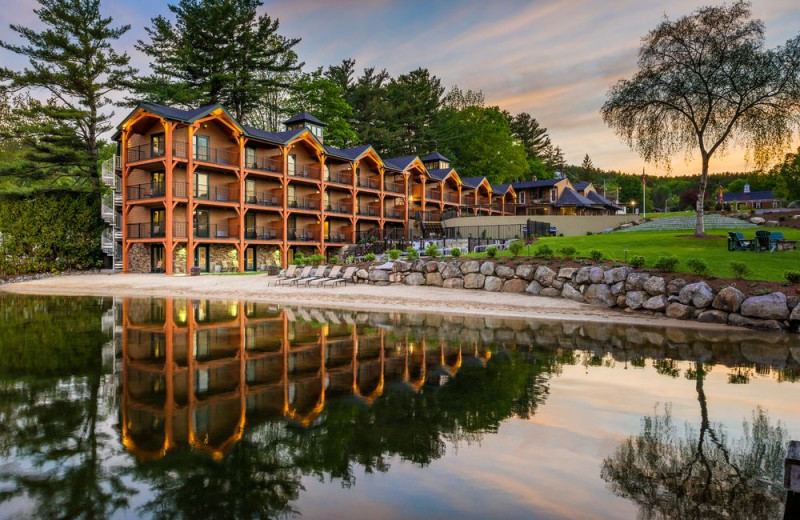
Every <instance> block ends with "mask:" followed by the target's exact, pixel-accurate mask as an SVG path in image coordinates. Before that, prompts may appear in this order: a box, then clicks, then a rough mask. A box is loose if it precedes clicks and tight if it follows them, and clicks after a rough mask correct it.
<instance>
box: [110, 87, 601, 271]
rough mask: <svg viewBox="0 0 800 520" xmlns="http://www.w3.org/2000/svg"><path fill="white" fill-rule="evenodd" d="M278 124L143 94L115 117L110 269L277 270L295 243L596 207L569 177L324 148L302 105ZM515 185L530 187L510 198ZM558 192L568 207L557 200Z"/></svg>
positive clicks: (339, 244) (316, 244) (340, 243)
mask: <svg viewBox="0 0 800 520" xmlns="http://www.w3.org/2000/svg"><path fill="white" fill-rule="evenodd" d="M284 125H285V127H286V130H285V131H283V132H267V131H264V130H259V129H257V128H252V127H249V126H245V125H242V124H240V123H239V122H238V121H236V120H235V119H234V118H233V117H232V116H231V115H230V114H229V113H228V112H227V110H225V108H224V107H222V106H220V105H212V106H206V107H201V108H198V109H194V110H182V109H177V108H173V107H169V106H164V105H157V104H153V103H141V104H140V105H139V106H138V107H137V108H136V109H134V110H133V111H132V112H131V113H130V114H129V115H128V116H127V117H126V118H125V120H124V121H123V122H122V124H121V125H120V126H119V129H118V132H117V133H116V134H115V139H116V141H117V143H118V156H119V158H118V159H115V160H114V161H113V167H110V168H107V169H106V168H104V171H103V179H104V181H105V182H106V183H107V184H109V185H110V186H112V187H113V188H114V189H115V192H116V193H115V196H114V203H111V202H109V203H107V204H106V203H104V206H103V212H104V217H105V218H106V220H107V221H108V222H109V223H112V225H113V226H115V228H112V230H109V231H108V240H105V239H106V238H107V237H105V236H104V249H105V250H106V252H107V253H109V254H112V253H111V252H112V251H113V252H114V256H118V257H119V258H120V259H121V261H119V260H117V262H118V264H117V265H116V266H115V267H117V268H121V269H122V270H123V271H125V272H165V273H167V274H173V273H186V272H188V270H189V269H190V268H191V267H192V266H198V267H199V268H200V269H201V270H202V271H209V270H213V269H214V267H213V266H217V265H220V266H222V267H223V268H225V269H226V270H234V271H246V270H257V269H258V268H260V267H261V266H264V265H280V266H285V265H287V263H289V262H291V260H292V258H293V255H294V254H296V253H297V252H302V253H304V254H305V255H309V254H314V253H318V254H321V255H326V256H331V255H334V254H339V253H340V252H341V251H342V248H343V247H345V246H348V245H351V244H357V243H362V242H367V241H370V240H396V241H401V240H409V239H412V238H415V237H417V236H418V231H417V230H416V227H415V222H416V221H421V222H439V221H441V220H442V218H443V217H445V218H447V217H450V216H467V215H500V216H502V215H516V214H517V212H518V211H519V212H520V213H521V214H547V213H548V212H549V213H550V214H552V213H556V214H564V213H573V212H575V211H572V210H570V208H580V210H579V211H578V213H583V212H586V211H595V212H598V211H600V212H604V211H605V208H603V207H602V205H601V204H602V202H601V203H599V204H600V205H599V204H598V203H595V204H592V201H591V200H589V199H587V198H586V197H584V196H583V195H579V194H577V193H575V192H574V188H573V187H572V185H570V184H569V181H568V180H566V179H564V180H563V181H559V182H558V183H557V184H556V185H555V186H554V187H552V188H551V187H543V190H539V191H541V193H539V192H537V196H536V197H535V198H534V196H533V194H532V193H531V186H529V185H528V183H517V184H504V185H499V186H492V185H491V184H490V183H489V182H488V181H487V179H486V178H485V177H469V178H462V177H460V176H459V174H458V172H456V170H455V169H454V168H452V167H451V166H450V160H449V159H447V158H446V157H444V156H443V155H441V154H439V153H436V152H435V153H432V154H430V155H428V156H427V157H423V158H420V157H418V156H406V157H394V158H382V157H381V156H380V155H379V154H378V153H377V152H376V151H375V150H374V149H373V148H372V147H371V146H369V145H362V146H355V147H352V148H347V149H338V148H335V147H332V146H328V145H325V144H324V131H325V126H326V124H325V123H324V122H322V121H320V120H318V119H317V118H315V117H314V116H313V115H311V114H308V113H306V112H302V113H300V114H297V115H295V116H294V117H291V118H289V119H287V120H286V121H284ZM108 170H110V171H108ZM533 182H534V183H536V182H539V183H542V182H545V183H546V182H551V181H533ZM562 185H563V186H562ZM518 186H519V189H521V190H523V192H524V195H523V197H525V196H526V195H527V198H526V199H525V203H524V204H521V205H518V204H517V202H518V201H517V192H518ZM553 190H554V191H553ZM544 191H546V192H547V193H546V194H545V195H546V196H539V195H542V193H544ZM551 191H552V192H553V193H555V195H557V196H556V199H555V201H554V202H552V203H551V202H550V200H549V198H548V197H552V196H553V195H551ZM564 193H566V194H567V196H568V198H569V199H570V200H569V201H567V204H568V205H567V206H561V205H558V204H556V202H559V201H561V202H564V201H565V199H564V197H565V196H564ZM573 193H574V195H575V196H574V197H573V196H572V194H573ZM109 198H111V196H109ZM606 202H607V201H606ZM569 204H572V206H569ZM576 204H577V206H576ZM587 208H588V209H587ZM114 230H115V231H114ZM112 234H113V239H112V238H111V236H112ZM109 243H110V244H111V245H109Z"/></svg>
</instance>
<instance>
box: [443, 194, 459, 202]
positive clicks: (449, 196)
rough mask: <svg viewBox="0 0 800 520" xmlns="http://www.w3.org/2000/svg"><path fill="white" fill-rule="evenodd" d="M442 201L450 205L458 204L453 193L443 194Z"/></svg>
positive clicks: (456, 196) (456, 197)
mask: <svg viewBox="0 0 800 520" xmlns="http://www.w3.org/2000/svg"><path fill="white" fill-rule="evenodd" d="M444 201H445V202H450V203H452V204H458V195H456V194H455V193H445V194H444Z"/></svg>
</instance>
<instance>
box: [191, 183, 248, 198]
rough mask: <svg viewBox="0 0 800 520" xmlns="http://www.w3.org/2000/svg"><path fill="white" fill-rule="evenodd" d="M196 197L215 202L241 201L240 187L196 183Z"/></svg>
mask: <svg viewBox="0 0 800 520" xmlns="http://www.w3.org/2000/svg"><path fill="white" fill-rule="evenodd" d="M194 198H195V199H199V200H208V201H213V202H239V190H238V188H228V187H227V186H209V185H208V184H195V185H194Z"/></svg>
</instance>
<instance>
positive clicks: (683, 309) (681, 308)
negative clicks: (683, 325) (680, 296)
mask: <svg viewBox="0 0 800 520" xmlns="http://www.w3.org/2000/svg"><path fill="white" fill-rule="evenodd" d="M666 313H667V317H668V318H675V319H678V320H689V319H691V318H693V317H694V307H692V306H691V305H684V304H682V303H677V302H674V303H670V304H669V305H667V311H666Z"/></svg>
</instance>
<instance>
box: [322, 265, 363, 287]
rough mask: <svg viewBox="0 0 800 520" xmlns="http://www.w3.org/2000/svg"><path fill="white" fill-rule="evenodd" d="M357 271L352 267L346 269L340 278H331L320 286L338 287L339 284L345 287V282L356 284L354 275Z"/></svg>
mask: <svg viewBox="0 0 800 520" xmlns="http://www.w3.org/2000/svg"><path fill="white" fill-rule="evenodd" d="M357 270H358V268H357V267H352V266H351V267H348V268H347V269H345V270H344V274H343V275H342V276H341V277H340V278H333V279H331V280H328V281H326V282H323V283H322V285H324V286H325V287H333V286H336V285H339V284H340V283H341V284H345V285H347V282H353V283H355V282H356V280H355V275H356V271H357Z"/></svg>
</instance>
